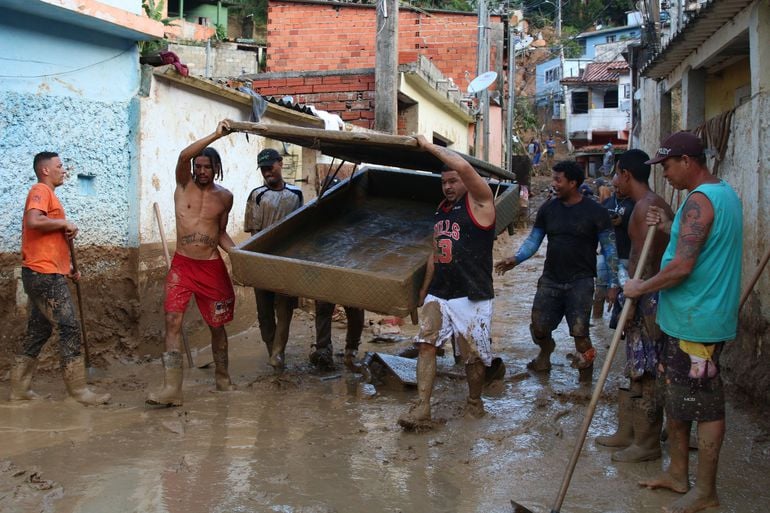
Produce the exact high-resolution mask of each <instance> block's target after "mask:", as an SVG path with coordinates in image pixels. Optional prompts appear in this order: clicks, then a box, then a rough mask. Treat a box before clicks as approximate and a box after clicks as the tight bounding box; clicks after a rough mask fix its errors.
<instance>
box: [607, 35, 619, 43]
mask: <svg viewBox="0 0 770 513" xmlns="http://www.w3.org/2000/svg"><path fill="white" fill-rule="evenodd" d="M616 40H617V39H616V36H607V42H608V43H614V42H615V41H616Z"/></svg>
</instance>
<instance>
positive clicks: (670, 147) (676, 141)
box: [645, 132, 704, 164]
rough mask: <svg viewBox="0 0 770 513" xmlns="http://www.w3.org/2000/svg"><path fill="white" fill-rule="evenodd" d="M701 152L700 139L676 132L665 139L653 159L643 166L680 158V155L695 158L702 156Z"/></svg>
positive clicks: (692, 135) (693, 135)
mask: <svg viewBox="0 0 770 513" xmlns="http://www.w3.org/2000/svg"><path fill="white" fill-rule="evenodd" d="M703 152H704V148H703V141H701V138H700V137H698V136H697V135H695V134H693V133H691V132H676V133H674V134H671V135H669V136H668V137H666V140H665V141H663V143H661V145H660V148H658V151H657V152H656V153H655V157H653V158H651V159H650V160H648V161H646V162H645V164H657V163H659V162H663V161H664V160H666V159H667V158H669V157H681V156H682V155H688V156H690V157H697V156H698V155H703Z"/></svg>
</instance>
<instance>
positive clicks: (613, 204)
mask: <svg viewBox="0 0 770 513" xmlns="http://www.w3.org/2000/svg"><path fill="white" fill-rule="evenodd" d="M602 206H603V207H604V208H606V209H607V211H608V212H616V213H617V214H618V215H619V216H620V218H621V222H620V224H619V225H618V226H615V244H617V246H618V258H623V259H628V256H629V255H630V254H631V238H630V237H629V236H628V223H630V222H631V212H633V210H634V200H632V199H631V198H624V199H622V200H620V201H618V197H617V196H616V195H615V194H613V195H612V196H610V197H609V198H607V199H606V200H604V203H602Z"/></svg>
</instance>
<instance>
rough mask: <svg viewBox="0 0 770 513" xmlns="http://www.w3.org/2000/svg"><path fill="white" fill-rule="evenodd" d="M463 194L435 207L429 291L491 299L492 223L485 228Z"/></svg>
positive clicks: (443, 296)
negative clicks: (476, 217)
mask: <svg viewBox="0 0 770 513" xmlns="http://www.w3.org/2000/svg"><path fill="white" fill-rule="evenodd" d="M469 201H470V198H469V197H468V195H467V194H466V195H465V196H464V197H462V198H460V199H459V200H457V201H456V202H455V203H454V204H450V203H448V202H447V201H446V200H444V201H442V202H441V204H439V206H438V209H437V210H436V214H435V216H436V224H435V225H434V227H433V268H434V272H433V279H432V280H431V282H430V287H429V288H428V293H429V294H432V295H434V296H436V297H439V298H441V299H455V298H458V297H467V298H468V299H471V300H480V299H492V298H493V297H494V296H495V292H494V289H493V287H492V244H493V243H494V239H495V230H494V228H495V223H494V222H493V223H492V224H491V226H488V227H484V226H481V225H479V224H478V222H477V221H476V219H474V217H473V214H472V213H471V209H470V205H469V203H468V202H469Z"/></svg>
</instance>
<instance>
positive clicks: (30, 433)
mask: <svg viewBox="0 0 770 513" xmlns="http://www.w3.org/2000/svg"><path fill="white" fill-rule="evenodd" d="M523 235H525V234H524V233H521V234H519V235H517V236H516V238H515V240H514V241H511V240H510V239H508V238H507V237H503V238H501V240H500V241H498V244H497V248H496V253H497V257H500V256H501V255H502V253H503V252H504V251H507V250H508V249H509V248H510V247H511V246H512V245H516V246H517V245H518V242H517V241H518V240H521V238H522V237H523ZM543 249H544V248H543ZM543 249H541V251H540V256H536V257H534V258H533V259H532V260H531V261H529V262H526V263H525V264H523V265H522V266H521V267H519V268H517V269H515V270H514V271H512V272H509V273H508V274H507V275H505V276H504V277H503V278H500V279H496V289H497V294H498V295H497V299H496V303H495V316H494V322H493V337H494V346H495V348H496V350H497V351H498V352H499V354H500V355H501V356H502V357H503V359H504V361H505V362H506V365H507V367H508V372H507V376H506V381H505V384H504V387H503V389H502V390H498V391H496V392H493V393H490V394H487V395H486V396H485V401H486V408H487V411H488V414H487V416H486V417H485V418H483V419H481V420H469V419H465V418H464V417H463V416H462V410H463V405H464V402H465V394H466V385H465V383H464V381H463V380H462V379H459V378H458V377H457V376H458V375H461V374H462V372H463V370H462V368H460V367H453V363H454V362H453V359H452V358H451V357H450V356H446V357H444V358H441V359H440V369H441V370H443V371H445V372H444V373H442V374H443V376H442V377H439V378H438V379H437V383H436V390H435V393H434V396H433V397H434V399H433V412H434V418H438V419H443V420H444V423H443V424H441V425H439V426H438V428H437V429H436V430H434V431H432V432H428V433H422V434H415V433H405V432H402V431H401V429H399V427H398V426H397V424H396V419H397V417H398V415H399V414H400V413H401V412H402V411H403V410H404V409H405V408H407V405H408V402H409V401H410V400H411V399H413V398H414V396H415V391H414V390H413V389H404V388H401V387H397V386H393V384H392V383H389V384H388V385H384V384H381V385H377V386H372V385H369V384H367V383H364V382H363V381H362V379H361V377H360V376H358V375H356V374H352V373H350V372H348V371H347V370H344V369H343V367H342V365H341V362H339V365H338V370H337V371H336V372H332V373H327V374H318V373H316V372H314V371H313V370H311V369H310V368H309V366H308V364H307V353H308V350H309V347H310V344H311V343H312V326H313V320H312V317H311V315H310V314H309V313H307V312H305V311H301V310H298V311H297V313H296V316H295V322H294V324H293V327H292V335H291V340H290V345H289V348H288V370H287V372H286V373H285V374H284V375H283V376H282V377H281V378H280V379H276V378H275V377H274V376H273V374H272V370H271V368H270V367H269V366H268V365H267V363H266V362H267V358H266V353H265V350H264V345H263V344H262V342H261V340H260V338H259V333H258V331H257V330H256V329H255V327H254V326H251V327H250V328H248V329H246V330H245V331H243V332H241V333H240V334H238V335H234V336H231V339H230V343H231V374H232V376H233V379H234V381H235V382H236V383H237V384H238V386H239V389H238V390H237V391H235V392H229V393H216V392H213V388H214V386H213V369H211V368H208V369H197V368H196V369H193V370H191V371H186V376H185V404H184V406H183V407H180V408H174V409H149V408H146V407H145V406H144V397H145V394H146V391H147V389H148V387H156V386H159V385H160V383H161V382H162V374H161V365H160V362H159V361H158V360H144V359H141V358H140V359H138V360H136V361H127V360H125V359H123V360H122V361H114V362H112V365H111V366H110V367H109V368H108V370H106V371H104V370H99V371H98V372H97V375H96V380H95V383H96V386H97V387H98V388H100V389H106V390H109V391H110V392H111V393H112V394H113V402H112V404H110V405H108V406H104V407H91V408H85V407H82V406H79V405H77V404H75V403H73V402H70V400H65V392H64V387H63V383H62V382H61V379H60V378H59V376H58V375H55V374H45V375H42V376H40V377H38V379H36V380H35V382H34V385H35V388H36V389H37V390H38V391H39V392H42V393H44V394H46V398H45V399H44V400H41V401H36V402H32V403H28V404H9V403H7V402H0V512H2V513H6V512H9V513H10V512H14V513H15V512H19V513H22V512H23V513H27V512H38V511H42V512H56V513H70V512H78V513H106V512H152V513H156V512H157V513H161V512H163V513H166V512H168V513H176V512H180V513H181V512H185V513H204V512H217V513H219V512H222V513H225V512H227V513H231V512H281V513H299V512H305V513H308V512H314V513H328V512H340V513H342V512H371V513H377V512H392V513H395V512H404V513H419V512H506V511H511V510H512V508H511V505H510V499H515V500H516V501H518V502H520V503H522V504H524V505H526V506H527V507H530V508H531V509H533V510H534V511H538V512H542V511H550V506H551V502H552V501H553V499H554V497H555V496H556V494H557V492H558V488H559V483H560V482H561V479H562V476H563V472H564V469H565V467H566V465H567V461H568V458H569V453H570V451H571V449H572V447H573V446H574V443H575V434H576V432H577V431H578V428H579V425H580V422H581V420H582V419H583V414H584V412H585V409H586V406H587V404H588V398H589V397H590V393H591V389H590V388H588V387H585V386H581V385H579V384H578V383H577V375H576V372H575V371H574V370H573V369H571V368H570V367H569V365H568V364H567V360H566V358H565V355H566V353H568V352H569V351H570V350H571V349H572V341H571V339H570V338H569V336H568V333H567V330H566V327H565V326H564V325H563V324H562V326H561V327H560V328H559V329H558V331H557V333H555V339H556V341H557V350H556V352H555V353H554V362H555V365H554V368H553V370H552V372H551V374H550V376H549V377H547V378H544V377H540V376H536V375H531V374H529V373H528V372H527V371H526V369H525V362H527V361H528V360H529V359H531V358H532V357H533V356H534V355H535V354H536V347H535V346H534V345H532V343H531V342H530V336H529V331H528V323H529V313H530V306H531V302H532V297H533V294H534V290H535V284H536V280H537V278H538V276H539V274H540V271H541V268H542V261H543V259H542V255H543V254H544V250H543ZM239 315H240V316H241V318H239V319H238V322H237V323H236V325H246V326H248V325H249V324H250V323H251V322H252V320H253V306H252V307H251V308H248V307H243V308H241V309H240V311H239ZM246 317H248V318H246ZM370 319H372V320H376V319H377V317H376V316H373V315H372V316H370ZM606 324H607V320H606V319H604V320H598V321H596V322H595V325H594V327H593V328H592V337H593V339H594V342H595V344H596V346H597V347H598V349H599V354H600V356H599V361H600V362H601V361H603V358H602V357H603V355H604V354H605V353H606V349H607V346H608V344H609V341H610V338H611V332H610V331H609V330H608V329H607V328H606ZM377 328H378V327H377V325H375V326H374V327H369V328H367V329H366V330H365V332H364V342H365V343H364V344H363V345H362V349H363V350H366V351H381V352H388V353H394V352H397V351H398V350H399V349H400V348H401V346H402V345H403V344H404V343H403V342H402V343H391V344H382V343H374V342H371V341H372V339H373V338H374V330H376V329H377ZM414 332H415V328H414V327H412V326H409V325H407V326H403V327H402V335H410V334H413V333H414ZM203 335H205V334H196V336H195V337H194V338H195V339H197V340H200V339H201V338H202V336H203ZM335 337H336V341H338V342H337V343H336V348H337V349H340V348H341V346H342V344H341V343H340V342H339V341H341V340H343V338H344V325H343V324H341V323H335ZM203 338H205V337H203ZM622 357H623V356H622V353H621V354H620V355H619V356H618V359H620V358H622ZM209 359H210V353H209V352H208V351H205V350H202V351H200V352H199V354H197V355H196V364H202V363H206V362H207V361H209ZM616 368H619V365H616ZM598 371H599V369H598V368H597V369H596V371H595V376H598V373H599V372H598ZM621 382H622V380H621V378H620V376H619V374H618V373H617V372H613V373H612V374H611V375H610V380H609V382H608V384H607V386H606V388H605V390H606V394H605V395H604V396H603V398H602V400H601V401H600V403H599V408H598V411H597V415H596V418H595V420H594V423H593V425H592V427H591V430H590V432H589V440H588V442H587V443H586V446H585V449H584V452H583V455H582V457H581V459H580V461H579V462H578V467H577V473H576V475H575V477H574V479H573V481H572V485H571V487H570V489H569V493H568V495H567V498H566V502H565V504H564V507H563V509H562V511H565V512H646V511H660V509H661V507H662V506H664V505H666V504H668V503H669V502H671V501H672V500H673V499H674V498H675V494H674V493H673V492H666V491H650V490H646V489H642V488H640V487H638V486H637V484H636V483H637V481H638V480H639V479H643V478H646V477H649V476H652V475H653V474H655V473H656V472H657V471H658V470H659V469H660V467H661V465H662V464H663V463H664V462H665V461H661V460H658V461H653V462H649V463H641V464H616V463H613V462H612V461H611V460H610V454H611V452H610V450H608V449H605V448H601V447H599V446H597V445H595V444H594V442H593V437H595V436H596V435H597V434H600V433H603V432H606V431H608V430H609V429H611V427H612V425H613V422H614V399H615V390H616V388H617V385H618V384H619V383H621ZM6 383H7V382H6ZM6 386H7V385H6ZM696 456H697V452H693V453H692V461H693V462H694V461H695V458H696ZM664 458H665V456H664ZM768 485H770V422H769V421H768V420H767V418H766V415H765V414H764V412H762V411H759V410H757V409H755V408H754V407H752V406H751V405H746V404H744V403H743V402H742V401H741V400H740V398H738V397H735V396H731V398H730V400H729V405H728V431H727V440H726V442H725V447H724V449H723V451H722V462H721V467H720V474H719V494H720V498H721V500H722V504H723V506H722V507H721V508H719V509H717V510H713V511H722V512H736V513H750V512H757V513H760V512H762V513H764V512H766V511H767V510H768V504H770V486H768Z"/></svg>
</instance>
